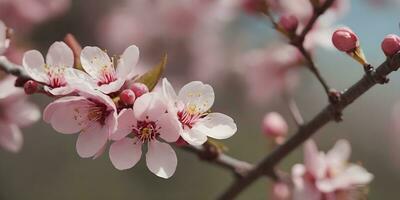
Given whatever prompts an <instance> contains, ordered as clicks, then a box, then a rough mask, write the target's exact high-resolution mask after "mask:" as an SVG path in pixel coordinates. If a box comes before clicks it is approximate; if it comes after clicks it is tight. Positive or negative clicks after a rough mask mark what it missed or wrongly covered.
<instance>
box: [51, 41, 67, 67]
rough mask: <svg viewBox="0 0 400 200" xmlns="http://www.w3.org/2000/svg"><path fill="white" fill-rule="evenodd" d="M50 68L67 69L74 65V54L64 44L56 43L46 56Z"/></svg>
mask: <svg viewBox="0 0 400 200" xmlns="http://www.w3.org/2000/svg"><path fill="white" fill-rule="evenodd" d="M46 63H47V64H48V65H49V67H57V68H67V67H72V66H73V65H74V54H73V53H72V50H71V49H70V48H69V47H68V46H67V45H66V44H65V43H64V42H54V43H53V44H52V45H51V46H50V48H49V51H48V53H47V55H46Z"/></svg>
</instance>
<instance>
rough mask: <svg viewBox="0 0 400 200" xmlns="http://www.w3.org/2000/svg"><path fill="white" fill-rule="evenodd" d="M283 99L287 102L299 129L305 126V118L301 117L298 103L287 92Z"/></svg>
mask: <svg viewBox="0 0 400 200" xmlns="http://www.w3.org/2000/svg"><path fill="white" fill-rule="evenodd" d="M283 99H284V100H285V101H286V104H287V107H288V109H289V111H290V114H291V116H292V118H293V120H294V122H295V123H296V125H297V126H298V127H301V126H303V124H304V119H303V116H302V115H301V112H300V110H299V107H298V106H297V103H296V101H295V100H294V99H293V98H292V97H291V96H290V94H288V93H287V92H285V93H284V94H283Z"/></svg>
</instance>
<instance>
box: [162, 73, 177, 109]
mask: <svg viewBox="0 0 400 200" xmlns="http://www.w3.org/2000/svg"><path fill="white" fill-rule="evenodd" d="M162 90H163V95H164V98H165V99H166V100H167V102H168V104H170V105H171V106H175V103H176V101H177V100H178V96H177V95H176V92H175V90H174V88H173V87H172V85H171V83H170V82H169V81H168V80H167V78H163V80H162Z"/></svg>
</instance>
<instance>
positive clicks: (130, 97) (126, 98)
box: [119, 89, 136, 105]
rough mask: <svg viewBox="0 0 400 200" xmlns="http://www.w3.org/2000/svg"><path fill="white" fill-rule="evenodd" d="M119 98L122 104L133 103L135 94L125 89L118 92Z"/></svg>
mask: <svg viewBox="0 0 400 200" xmlns="http://www.w3.org/2000/svg"><path fill="white" fill-rule="evenodd" d="M119 98H120V99H121V101H122V102H123V103H124V104H126V105H133V103H134V102H135V99H136V96H135V93H134V92H133V91H132V90H130V89H126V90H123V91H122V92H121V93H120V94H119Z"/></svg>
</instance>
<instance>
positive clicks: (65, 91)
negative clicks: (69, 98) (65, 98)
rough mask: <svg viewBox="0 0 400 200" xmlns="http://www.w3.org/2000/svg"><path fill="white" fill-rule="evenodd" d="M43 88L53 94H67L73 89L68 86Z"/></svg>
mask: <svg viewBox="0 0 400 200" xmlns="http://www.w3.org/2000/svg"><path fill="white" fill-rule="evenodd" d="M44 90H45V91H46V92H49V93H50V94H52V95H54V96H61V95H67V94H70V93H71V92H73V91H74V89H73V88H72V87H70V86H65V87H57V88H50V87H47V86H44Z"/></svg>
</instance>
